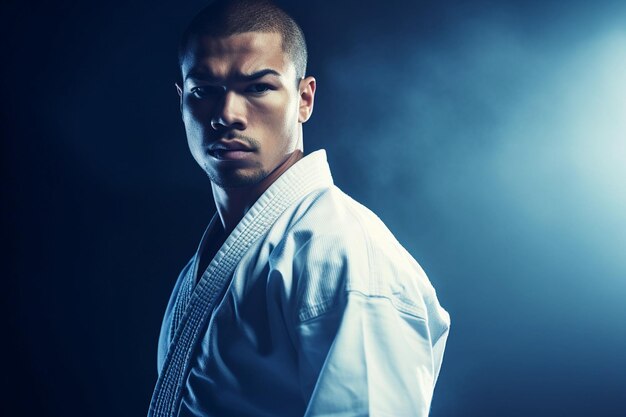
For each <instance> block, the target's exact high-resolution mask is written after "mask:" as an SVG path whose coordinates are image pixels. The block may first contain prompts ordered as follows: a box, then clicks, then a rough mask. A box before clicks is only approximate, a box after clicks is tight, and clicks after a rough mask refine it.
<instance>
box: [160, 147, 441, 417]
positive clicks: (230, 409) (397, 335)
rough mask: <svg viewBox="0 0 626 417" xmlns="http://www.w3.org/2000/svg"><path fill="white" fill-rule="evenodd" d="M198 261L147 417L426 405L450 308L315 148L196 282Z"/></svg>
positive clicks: (172, 306) (397, 411)
mask: <svg viewBox="0 0 626 417" xmlns="http://www.w3.org/2000/svg"><path fill="white" fill-rule="evenodd" d="M218 221H219V218H218V217H217V216H215V217H214V218H213V220H212V222H211V224H210V225H209V228H208V229H207V232H205V236H204V237H203V240H204V239H206V236H207V235H208V234H210V230H211V228H212V227H215V225H216V222H218ZM203 243H204V242H201V244H200V249H199V251H200V250H201V248H202V245H203ZM197 259H198V253H196V255H195V256H194V257H193V258H192V260H191V261H190V262H189V264H188V265H187V266H186V267H185V268H184V269H183V271H182V272H181V274H180V276H179V278H178V281H177V282H176V285H175V288H174V290H173V292H172V296H171V299H170V302H169V305H168V307H167V311H166V313H165V318H164V320H163V326H162V330H161V337H160V341H159V359H158V369H159V380H158V382H157V386H156V388H155V392H154V395H153V398H152V403H151V405H150V411H149V416H228V417H231V416H232V417H235V416H237V417H239V416H254V417H263V416H268V417H270V416H271V417H280V416H289V417H293V416H307V417H313V416H316V417H317V416H335V417H338V416H394V417H398V416H411V417H423V416H427V415H428V412H429V408H430V404H431V399H432V395H433V390H434V387H435V382H436V380H437V376H438V374H439V370H440V367H441V362H442V358H443V351H444V347H445V343H446V339H447V336H448V329H449V326H450V318H449V315H448V313H447V312H446V311H445V310H444V309H443V308H442V307H441V306H440V305H439V302H438V300H437V297H436V294H435V290H434V289H433V287H432V285H431V284H430V282H429V281H428V278H427V277H426V275H425V274H424V272H423V271H422V269H421V268H420V266H419V265H418V264H417V262H416V261H415V260H414V259H413V258H412V257H411V255H410V254H409V253H408V252H407V251H406V250H405V249H404V248H403V247H402V246H401V245H400V244H399V243H398V242H397V240H396V239H395V238H394V237H393V235H392V234H391V232H390V231H389V230H388V229H387V228H386V227H385V226H384V224H383V223H382V222H381V221H380V219H379V218H378V217H376V215H374V214H373V213H372V212H371V211H369V210H368V209H367V208H365V207H364V206H362V205H360V204H359V203H357V202H355V201H354V200H352V199H351V198H350V197H348V196H347V195H346V194H344V193H343V192H342V191H341V190H339V189H338V188H337V187H336V186H334V185H333V182H332V177H331V175H330V170H329V168H328V164H327V162H326V154H325V152H324V151H317V152H314V153H312V154H311V155H309V156H306V157H304V158H303V159H301V160H300V161H298V162H297V163H296V164H295V165H293V166H292V167H291V168H289V169H288V170H287V171H286V172H285V173H284V174H283V175H282V176H281V177H280V178H278V179H277V180H276V182H274V184H272V185H271V186H270V188H268V189H267V191H266V192H265V193H264V194H263V195H262V196H261V197H260V198H259V199H258V201H257V202H256V203H255V204H254V205H253V207H252V208H251V209H250V210H249V211H248V212H247V214H246V215H245V217H244V218H243V219H242V220H241V222H240V223H239V224H238V225H237V227H236V228H235V230H234V231H233V232H232V233H231V235H230V236H229V237H228V238H227V240H226V242H225V243H224V245H223V246H222V247H221V248H220V250H219V251H218V253H217V254H216V255H215V257H214V258H213V260H212V262H211V264H210V265H209V267H208V268H207V270H206V271H205V272H204V273H203V275H202V277H201V278H200V280H199V282H198V284H197V285H196V284H195V276H196V269H197Z"/></svg>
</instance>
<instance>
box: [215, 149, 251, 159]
mask: <svg viewBox="0 0 626 417" xmlns="http://www.w3.org/2000/svg"><path fill="white" fill-rule="evenodd" d="M251 153H252V151H251V150H246V149H212V150H210V151H209V155H211V156H212V157H213V158H215V159H219V160H236V159H244V158H247V157H248V156H249V155H250V154H251Z"/></svg>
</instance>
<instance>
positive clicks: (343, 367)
mask: <svg viewBox="0 0 626 417" xmlns="http://www.w3.org/2000/svg"><path fill="white" fill-rule="evenodd" d="M441 311H442V312H443V313H445V311H443V309H441ZM435 328H436V329H438V330H437V332H438V333H439V334H431V333H432V332H433V326H432V325H431V326H429V325H428V321H427V317H418V316H416V315H412V314H407V313H406V312H404V311H401V309H398V308H396V306H395V305H394V300H392V299H391V298H387V297H381V296H371V295H365V294H363V293H361V292H358V291H348V292H346V295H345V298H344V300H343V302H342V303H340V304H339V305H337V306H336V307H335V308H334V309H331V310H329V311H326V312H325V313H324V314H322V315H320V316H317V317H315V318H312V319H310V320H307V321H304V322H302V323H301V324H300V325H299V326H298V338H299V347H298V348H299V355H300V358H299V359H300V372H301V383H302V386H303V387H304V392H303V394H304V395H305V399H306V400H307V401H308V405H307V411H306V414H305V416H306V417H314V416H315V417H321V416H333V417H340V416H346V417H347V416H351V417H355V416H394V417H398V416H411V417H425V416H427V415H428V412H429V409H430V404H431V400H432V395H433V390H434V386H435V382H436V380H437V376H438V374H439V369H440V367H441V361H442V357H443V351H444V347H445V343H446V339H447V335H448V327H447V326H444V327H435ZM440 330H441V331H440Z"/></svg>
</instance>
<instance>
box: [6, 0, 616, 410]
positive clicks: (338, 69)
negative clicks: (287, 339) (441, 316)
mask: <svg viewBox="0 0 626 417" xmlns="http://www.w3.org/2000/svg"><path fill="white" fill-rule="evenodd" d="M405 3H407V2H401V1H397V0H394V1H386V2H382V3H379V2H371V1H370V2H357V1H347V2H341V4H339V3H338V2H321V1H315V2H309V3H302V2H300V3H297V2H292V3H285V2H284V4H285V5H286V8H287V9H288V10H289V11H291V12H292V13H293V15H294V16H295V17H296V19H297V20H298V21H299V22H300V23H301V24H302V26H303V28H304V31H305V34H306V36H307V39H308V43H309V48H310V67H309V73H311V74H313V75H315V76H316V77H317V79H318V93H317V101H316V107H315V114H314V116H313V118H312V120H311V121H310V122H309V123H308V124H307V126H306V127H305V148H306V150H307V151H312V150H314V149H318V148H325V149H327V151H328V153H329V160H330V164H331V167H332V168H333V174H334V177H335V181H336V183H337V184H338V185H339V186H340V187H342V188H343V189H344V190H345V191H346V192H348V193H349V194H351V195H352V196H354V197H355V198H356V199H357V200H359V201H361V202H363V203H364V204H365V205H367V206H368V207H370V208H372V210H373V211H374V212H376V213H377V214H378V215H379V216H380V217H381V218H383V220H384V221H385V222H386V223H387V224H388V226H389V227H390V228H391V230H392V231H393V232H394V233H395V234H396V235H397V237H398V239H399V240H400V241H401V242H402V243H403V244H404V245H405V246H406V247H407V248H408V249H409V251H410V252H411V253H412V254H413V255H414V256H415V257H416V258H417V259H418V261H420V263H421V264H422V266H423V267H424V268H425V269H426V271H427V272H428V273H429V275H430V277H431V280H432V281H433V283H434V285H435V287H436V288H437V290H438V293H439V298H440V301H441V303H442V304H443V305H444V307H446V308H447V309H448V311H449V312H450V314H451V316H452V325H453V327H452V331H451V335H450V339H449V345H448V350H447V352H446V357H445V360H444V364H443V369H442V372H441V376H440V379H439V383H438V386H437V390H436V392H435V399H434V402H433V408H432V416H434V417H456V416H464V417H474V416H475V417H483V416H498V417H499V416H510V417H516V416H520V417H522V416H534V417H544V416H545V417H552V416H568V417H570V416H598V417H600V416H607V417H608V416H617V415H622V414H623V413H624V410H625V409H626V407H625V405H624V399H623V394H624V387H625V386H626V359H625V358H624V352H625V351H626V303H625V302H624V300H625V299H626V260H625V258H624V256H623V250H624V247H625V246H626V214H625V213H626V189H625V187H624V184H625V177H626V168H625V167H626V71H625V68H626V29H625V28H626V27H625V26H624V20H623V17H624V16H625V12H626V6H625V5H624V3H623V2H617V1H615V2H612V1H601V2H598V3H596V4H595V5H594V6H593V7H592V6H589V5H585V4H583V2H571V3H568V4H567V5H563V4H560V3H559V2H547V3H546V2H542V3H539V2H521V1H520V2H515V1H512V0H509V1H505V2H500V3H498V4H491V3H489V2H484V1H483V2H474V3H473V4H471V5H469V4H463V3H461V2H443V3H442V2H427V1H424V2H415V3H411V5H410V6H407V4H405ZM203 4H204V3H203V2H198V1H195V2H188V3H186V4H185V5H183V6H181V5H180V4H179V3H175V2H160V3H159V4H158V5H154V4H153V3H151V2H148V1H135V2H121V1H120V2H107V3H93V4H82V3H77V4H73V3H69V2H66V3H63V2H56V3H50V2H39V4H33V3H30V4H25V3H21V2H17V1H8V2H4V3H3V5H2V9H3V11H2V13H1V16H2V17H1V18H0V19H1V23H2V25H1V28H0V30H1V33H2V35H3V39H4V40H5V48H4V53H3V55H4V59H3V62H4V64H3V65H2V91H3V93H4V99H3V104H2V115H1V117H2V137H3V141H2V174H3V194H4V196H3V209H4V210H3V230H4V237H5V251H4V255H5V260H4V264H5V265H6V267H5V273H4V279H5V281H6V286H5V291H3V294H2V297H3V302H2V306H3V309H4V310H5V311H4V312H3V313H4V314H3V315H4V317H5V318H6V319H7V320H6V321H5V323H6V332H5V339H4V340H5V341H6V342H5V343H4V345H5V348H8V350H9V352H8V354H7V356H6V359H5V363H6V368H7V369H6V372H4V375H5V376H4V378H3V379H4V382H5V383H6V384H7V387H6V388H5V389H3V391H4V393H5V394H6V393H8V395H7V399H6V400H5V401H4V409H5V410H9V411H10V413H9V414H10V415H49V416H85V415H90V416H112V415H117V416H124V415H128V416H135V415H143V414H145V412H146V411H147V406H148V403H149V398H150V395H151V392H152V388H153V385H154V382H155V381H156V341H157V336H158V331H159V327H160V320H161V317H162V314H163V311H164V308H165V305H166V302H167V298H168V296H169V291H170V290H171V287H172V285H173V283H174V280H175V278H176V276H177V273H178V271H179V269H180V268H182V266H183V265H184V264H185V262H186V261H187V260H188V258H189V257H190V256H191V255H192V253H193V251H194V250H195V246H196V244H197V242H198V241H199V238H200V234H201V232H202V230H203V229H204V227H205V225H206V224H207V222H208V220H209V217H210V214H211V211H212V202H211V196H210V187H209V183H208V180H207V179H206V178H205V177H204V175H203V174H202V172H201V170H200V169H199V168H197V167H196V166H195V163H194V161H193V159H192V158H191V156H190V155H189V154H188V151H187V148H186V141H185V137H184V131H183V127H182V122H181V121H180V118H179V112H178V104H177V96H176V92H175V89H174V86H173V83H174V81H175V80H176V77H177V76H178V74H177V68H176V43H177V40H178V36H179V33H180V32H181V30H182V28H183V27H184V25H185V24H186V22H187V21H188V20H189V19H190V18H191V16H192V15H193V14H194V12H195V11H196V10H198V9H199V8H200V7H201V6H202V5H203Z"/></svg>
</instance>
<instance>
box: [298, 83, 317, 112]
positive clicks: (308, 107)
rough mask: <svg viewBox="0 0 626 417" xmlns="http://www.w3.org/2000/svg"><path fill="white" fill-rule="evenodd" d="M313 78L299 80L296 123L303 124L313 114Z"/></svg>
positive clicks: (314, 85)
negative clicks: (298, 102)
mask: <svg viewBox="0 0 626 417" xmlns="http://www.w3.org/2000/svg"><path fill="white" fill-rule="evenodd" d="M315 87H316V84H315V78H313V77H311V76H308V77H306V78H303V79H302V80H300V85H299V94H300V104H299V108H298V121H299V122H300V123H304V122H306V121H307V120H309V118H310V117H311V114H312V113H313V102H314V101H315Z"/></svg>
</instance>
